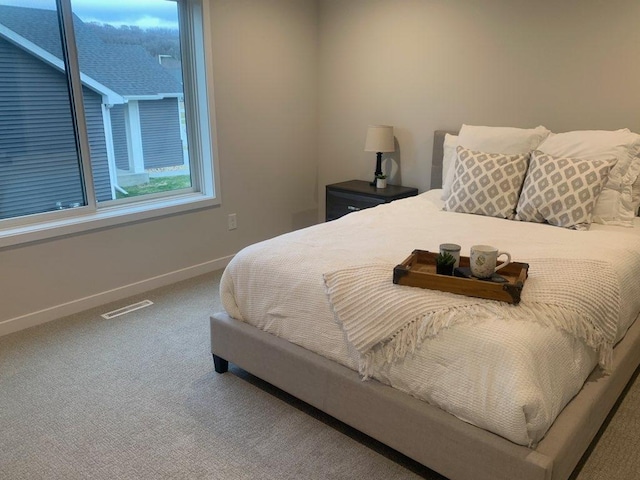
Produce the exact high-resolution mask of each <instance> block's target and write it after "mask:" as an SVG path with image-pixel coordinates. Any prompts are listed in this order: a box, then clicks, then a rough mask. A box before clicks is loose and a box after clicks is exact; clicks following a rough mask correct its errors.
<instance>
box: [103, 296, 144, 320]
mask: <svg viewBox="0 0 640 480" xmlns="http://www.w3.org/2000/svg"><path fill="white" fill-rule="evenodd" d="M149 305H153V302H152V301H151V300H142V301H141V302H138V303H132V304H131V305H127V306H126V307H122V308H119V309H117V310H113V311H111V312H107V313H103V314H102V315H100V316H101V317H102V318H106V319H107V320H109V319H111V318H115V317H119V316H120V315H124V314H125V313H130V312H134V311H136V310H140V309H141V308H144V307H148V306H149Z"/></svg>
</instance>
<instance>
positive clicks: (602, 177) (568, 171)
mask: <svg viewBox="0 0 640 480" xmlns="http://www.w3.org/2000/svg"><path fill="white" fill-rule="evenodd" d="M615 163H616V161H615V158H612V159H610V160H584V159H579V158H569V157H552V156H551V155H548V154H546V153H543V152H541V151H539V150H536V151H535V152H533V153H532V154H531V163H530V165H529V171H528V172H527V177H526V178H525V181H524V186H523V187H522V194H521V195H520V200H519V201H518V209H517V214H516V220H524V221H526V222H537V223H545V222H546V223H550V224H551V225H556V226H559V227H565V228H572V229H574V230H587V229H588V228H589V225H590V224H591V215H592V213H593V209H594V206H595V204H596V201H597V200H598V197H599V196H600V192H602V188H603V186H604V184H605V183H606V181H607V177H608V176H609V172H610V171H611V168H612V167H613V166H614V165H615Z"/></svg>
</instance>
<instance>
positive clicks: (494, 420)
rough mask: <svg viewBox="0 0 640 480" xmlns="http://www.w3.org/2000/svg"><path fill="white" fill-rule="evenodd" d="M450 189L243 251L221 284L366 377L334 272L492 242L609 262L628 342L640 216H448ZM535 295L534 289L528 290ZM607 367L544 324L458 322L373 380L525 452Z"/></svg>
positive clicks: (282, 330) (253, 311) (250, 309)
mask: <svg viewBox="0 0 640 480" xmlns="http://www.w3.org/2000/svg"><path fill="white" fill-rule="evenodd" d="M440 195H441V191H440V190H431V191H429V192H426V193H424V194H422V195H419V196H417V197H412V198H408V199H404V200H399V201H395V202H393V203H390V204H384V205H380V206H378V207H375V208H371V209H367V210H363V211H361V212H357V213H353V214H350V215H347V216H345V217H342V218H340V219H338V220H335V221H333V222H329V223H325V224H320V225H316V226H313V227H310V228H307V229H303V230H299V231H296V232H292V233H289V234H286V235H282V236H279V237H276V238H273V239H271V240H267V241H265V242H261V243H258V244H255V245H252V246H250V247H247V248H246V249H244V250H242V251H241V252H240V253H239V254H238V255H236V257H235V258H234V259H233V260H232V262H231V263H230V264H229V266H228V267H227V269H226V270H225V272H224V275H223V277H222V281H221V285H220V291H221V299H222V303H223V306H224V308H225V309H226V311H227V312H228V313H229V315H231V316H232V317H234V318H236V319H238V320H242V321H245V322H247V323H249V324H252V325H254V326H256V327H258V328H260V329H262V330H264V331H267V332H269V333H271V334H273V335H276V336H278V337H282V338H285V339H287V340H289V341H291V342H293V343H295V344H297V345H300V346H302V347H304V348H307V349H309V350H311V351H313V352H316V353H318V354H320V355H323V356H325V357H327V358H329V359H331V360H334V361H337V362H339V363H341V364H343V365H345V366H347V367H349V368H352V369H354V370H358V360H359V356H358V352H357V351H356V350H355V348H354V347H352V346H351V345H350V344H349V343H348V341H347V340H346V335H345V332H344V331H343V330H342V328H341V326H340V324H339V322H337V321H336V318H335V317H334V314H333V313H332V310H331V306H330V304H329V301H328V298H327V294H326V291H325V285H324V281H323V274H325V273H327V272H330V271H335V270H339V269H343V268H345V267H349V266H357V265H365V264H376V263H379V264H398V263H401V262H402V261H403V260H404V259H405V258H406V257H407V256H408V255H409V254H410V253H411V252H412V251H413V250H414V249H422V250H430V251H437V250H438V246H439V244H440V243H457V244H459V245H461V246H462V255H468V252H469V248H470V247H471V245H473V244H489V245H493V246H496V247H498V248H499V249H500V250H506V251H508V252H510V253H511V256H512V257H513V259H514V261H526V260H527V259H530V258H566V259H571V258H576V259H580V258H582V259H592V260H600V261H606V262H609V263H610V264H611V265H612V267H613V268H614V270H615V272H616V274H617V275H618V283H619V285H620V288H621V291H620V298H621V299H622V302H621V305H620V315H619V322H618V328H617V338H618V339H620V338H622V336H623V335H624V333H625V332H626V330H627V329H628V327H629V326H630V325H631V323H633V321H634V320H635V318H636V317H637V316H638V312H640V279H639V273H638V272H640V220H639V219H637V220H636V225H635V227H634V228H624V227H612V226H602V225H597V224H593V225H592V227H591V229H590V230H589V231H582V232H579V231H573V230H567V229H563V228H559V227H554V226H550V225H542V224H534V223H525V222H516V221H510V220H502V219H497V218H489V217H483V216H478V215H468V214H460V213H453V212H445V211H442V202H441V200H440ZM524 288H525V289H526V288H527V287H526V283H525V287H524ZM597 363H598V355H597V353H596V352H595V351H594V350H593V349H591V348H589V347H587V346H586V345H585V344H584V343H583V342H582V341H580V340H577V339H576V338H574V337H572V336H570V335H569V334H566V333H564V332H561V331H559V330H557V329H555V328H552V327H544V326H541V325H540V324H539V323H536V322H526V321H506V320H498V319H493V320H488V321H487V320H484V321H478V322H473V321H472V322H468V323H460V324H456V325H454V326H452V327H450V328H448V329H445V330H442V331H441V332H440V333H438V335H437V336H435V337H434V338H430V339H426V340H425V341H424V342H423V343H422V344H421V346H420V347H419V349H418V350H417V351H416V352H415V354H413V355H408V356H407V357H405V358H404V359H403V360H401V361H398V362H395V363H392V364H389V365H386V366H385V367H384V368H383V369H381V370H379V371H378V372H377V373H376V374H375V375H374V377H375V378H377V379H378V380H379V381H381V382H383V383H386V384H389V385H391V386H393V387H395V388H397V389H399V390H402V391H404V392H407V393H409V394H411V395H414V396H415V397H418V398H420V399H423V400H425V401H427V402H429V403H431V404H433V405H437V406H439V407H440V408H442V409H444V410H446V411H447V412H449V413H451V414H453V415H455V416H457V417H458V418H460V419H462V420H464V421H467V422H469V423H472V424H474V425H477V426H479V427H481V428H484V429H486V430H489V431H491V432H494V433H496V434H498V435H501V436H503V437H505V438H507V439H509V440H511V441H513V442H515V443H518V444H521V445H532V444H535V443H537V442H538V441H539V440H540V439H541V438H542V437H543V436H544V434H545V433H546V431H547V430H548V428H549V427H550V426H551V424H552V423H553V421H554V419H555V418H556V416H557V415H558V414H559V413H560V411H561V410H562V409H563V408H564V406H565V405H566V404H567V403H568V402H569V401H570V400H571V398H573V396H575V394H576V393H577V392H578V391H579V390H580V388H581V386H582V385H583V383H584V381H585V379H586V377H587V376H588V375H589V373H590V372H591V370H593V368H594V367H595V366H596V365H597Z"/></svg>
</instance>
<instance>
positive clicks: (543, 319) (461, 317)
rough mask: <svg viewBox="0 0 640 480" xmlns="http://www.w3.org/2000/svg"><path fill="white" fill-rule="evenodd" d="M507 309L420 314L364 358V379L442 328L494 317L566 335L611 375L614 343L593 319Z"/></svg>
mask: <svg viewBox="0 0 640 480" xmlns="http://www.w3.org/2000/svg"><path fill="white" fill-rule="evenodd" d="M506 307H507V308H505V305H504V304H503V303H499V302H487V303H483V304H476V305H465V306H459V307H452V308H449V309H446V310H440V311H437V312H431V313H426V314H421V315H418V316H416V318H415V319H414V320H413V321H412V322H410V323H409V324H408V325H406V326H405V327H404V328H403V329H401V330H400V331H399V332H398V333H397V334H396V335H394V336H393V337H392V338H390V339H389V340H388V341H386V342H384V343H382V344H379V345H377V346H376V347H374V348H373V349H371V350H369V351H368V352H367V353H366V354H364V355H361V358H360V365H359V371H360V374H361V375H362V377H363V378H362V379H363V380H366V379H368V378H370V377H372V376H373V375H374V373H375V369H376V368H377V367H381V366H383V365H385V364H391V363H394V362H395V361H397V360H400V359H402V358H404V357H405V356H406V355H407V354H409V353H411V354H413V353H415V351H416V349H417V348H418V347H419V346H420V345H421V344H422V342H423V341H424V340H425V339H426V338H431V337H434V336H436V335H437V334H438V333H439V332H440V331H442V330H443V329H446V328H449V327H451V326H453V325H455V324H457V323H462V322H464V323H468V322H469V321H470V319H471V321H475V322H482V321H484V320H490V319H495V318H498V319H501V320H508V321H534V322H535V323H538V324H540V325H543V326H545V327H552V328H557V329H559V330H562V331H564V332H567V333H569V334H571V335H573V336H575V337H577V338H579V339H581V340H583V341H584V342H585V343H586V344H587V346H589V347H590V348H592V349H594V350H595V351H597V352H598V355H599V365H600V366H601V367H602V369H603V371H604V373H607V374H608V373H609V372H610V368H611V364H612V361H613V344H612V343H610V342H608V341H607V340H606V339H605V338H604V336H603V335H602V333H601V332H599V331H598V330H597V329H596V328H595V327H594V326H593V325H594V322H593V321H592V320H591V319H586V320H587V321H585V322H579V321H576V316H577V315H580V313H579V312H576V311H573V310H571V309H569V308H566V307H562V306H558V305H553V306H549V305H546V304H543V303H531V305H529V304H525V303H523V302H521V303H520V304H519V305H518V306H514V305H509V306H506ZM534 307H535V308H534Z"/></svg>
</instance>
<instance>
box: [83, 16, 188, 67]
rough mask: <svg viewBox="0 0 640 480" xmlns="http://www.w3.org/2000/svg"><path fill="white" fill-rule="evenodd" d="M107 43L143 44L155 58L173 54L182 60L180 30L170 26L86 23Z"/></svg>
mask: <svg viewBox="0 0 640 480" xmlns="http://www.w3.org/2000/svg"><path fill="white" fill-rule="evenodd" d="M85 25H86V26H87V28H90V29H91V30H93V31H94V33H95V34H96V35H97V36H98V37H100V38H101V39H102V41H103V42H105V43H116V44H121V45H141V46H142V47H143V48H144V49H145V50H147V51H148V52H149V54H150V55H152V56H153V57H154V58H158V55H171V56H172V57H173V58H175V59H177V60H180V59H181V56H180V38H179V32H178V30H171V29H169V28H148V29H143V28H140V27H136V26H132V25H122V26H120V27H114V26H113V25H109V24H102V23H94V22H91V23H86V24H85Z"/></svg>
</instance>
